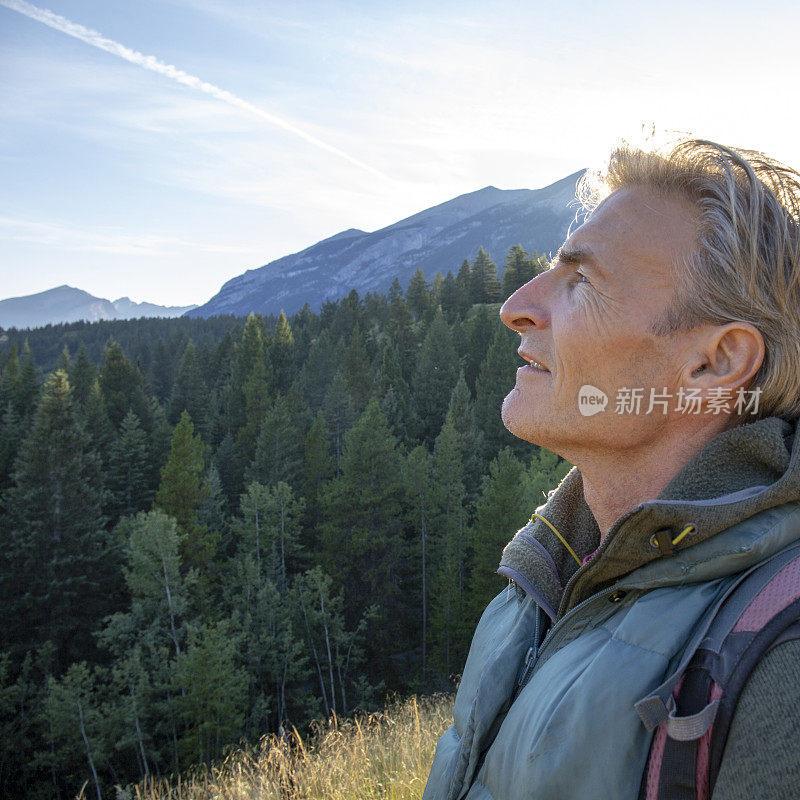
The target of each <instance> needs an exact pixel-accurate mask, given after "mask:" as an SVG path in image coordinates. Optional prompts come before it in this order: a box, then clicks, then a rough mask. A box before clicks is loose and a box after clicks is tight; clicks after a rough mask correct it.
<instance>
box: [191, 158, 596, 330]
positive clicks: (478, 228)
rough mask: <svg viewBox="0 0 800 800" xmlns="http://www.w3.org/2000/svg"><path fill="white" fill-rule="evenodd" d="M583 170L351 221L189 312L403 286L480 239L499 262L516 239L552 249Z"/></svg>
mask: <svg viewBox="0 0 800 800" xmlns="http://www.w3.org/2000/svg"><path fill="white" fill-rule="evenodd" d="M581 174H582V171H581V172H576V173H574V174H572V175H569V176H567V177H566V178H562V179H561V180H559V181H556V182H555V183H553V184H550V185H549V186H546V187H544V188H542V189H498V188H497V187H496V186H484V187H483V188H482V189H477V190H476V191H474V192H467V193H465V194H461V195H459V196H458V197H454V198H452V199H451V200H446V201H445V202H443V203H439V204H438V205H435V206H433V207H431V208H427V209H425V210H423V211H419V212H417V213H416V214H412V215H411V216H410V217H406V218H405V219H402V220H399V221H398V222H395V223H392V224H391V225H387V226H386V227H384V228H381V229H380V230H377V231H373V232H372V233H365V232H364V231H360V230H357V229H355V228H349V229H348V230H345V231H341V232H340V233H337V234H335V235H334V236H330V237H328V238H327V239H323V240H322V241H320V242H317V243H316V244H313V245H310V246H309V247H307V248H306V249H304V250H301V251H300V252H297V253H293V254H292V255H287V256H283V257H282V258H279V259H277V260H275V261H272V262H270V263H269V264H265V265H264V266H261V267H257V268H255V269H249V270H247V271H246V272H244V273H243V274H241V275H239V276H237V277H235V278H232V279H231V280H229V281H228V282H227V283H225V284H224V285H223V287H222V288H221V289H220V291H219V292H218V293H217V294H216V295H215V296H214V297H212V298H211V300H209V301H208V302H207V303H206V304H205V305H202V306H200V307H199V308H196V309H195V310H194V311H190V312H188V314H187V316H196V317H210V316H214V315H218V314H235V315H240V316H245V315H247V314H248V313H250V312H251V311H252V312H256V313H261V314H265V315H269V314H278V312H279V311H280V310H281V309H283V310H285V311H286V313H287V314H291V313H294V312H295V311H297V310H298V309H299V308H301V307H302V306H303V305H304V304H305V303H306V302H307V303H308V304H309V305H310V306H311V307H314V308H318V307H319V306H320V305H321V304H322V302H323V301H324V300H326V299H335V298H339V297H343V296H344V295H346V294H347V293H348V292H350V291H351V290H352V289H356V290H357V291H358V292H359V293H360V294H364V293H365V292H368V291H384V290H386V289H388V287H389V285H390V284H391V282H392V280H393V279H394V278H395V277H398V278H399V279H400V281H401V283H402V284H403V285H406V286H407V285H408V281H409V280H410V278H411V275H412V274H413V272H414V271H415V270H416V269H418V268H419V269H422V271H423V272H424V273H425V275H426V277H427V278H428V279H429V280H430V279H432V278H433V276H434V275H435V274H436V272H438V271H441V272H442V273H446V272H447V271H448V270H452V271H453V272H457V271H458V268H459V267H460V265H461V263H462V262H463V261H464V259H465V258H467V259H474V258H475V255H476V253H477V252H478V247H480V246H482V247H483V248H484V249H485V250H486V251H487V252H489V253H490V254H491V255H492V257H493V258H494V259H495V260H497V261H498V262H499V264H500V265H501V266H502V262H503V259H504V257H505V254H506V253H507V252H508V250H509V249H510V248H511V247H512V246H514V245H522V246H523V247H524V248H525V249H526V250H529V251H530V250H537V251H538V252H540V253H542V252H550V251H551V250H554V249H556V248H557V247H558V246H559V245H560V244H561V243H562V242H563V241H564V237H565V235H566V232H567V229H568V227H569V224H570V222H571V221H572V219H573V218H574V212H573V211H572V210H571V209H570V208H569V207H568V204H569V202H570V201H571V200H572V199H573V198H574V196H575V184H576V183H577V180H578V178H579V177H580V176H581Z"/></svg>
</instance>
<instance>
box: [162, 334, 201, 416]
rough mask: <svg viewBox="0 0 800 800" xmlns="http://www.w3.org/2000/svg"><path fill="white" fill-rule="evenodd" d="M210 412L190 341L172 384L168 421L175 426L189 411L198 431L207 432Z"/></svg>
mask: <svg viewBox="0 0 800 800" xmlns="http://www.w3.org/2000/svg"><path fill="white" fill-rule="evenodd" d="M208 410H209V408H208V389H207V388H206V385H205V381H204V380H203V374H202V372H201V370H200V367H199V365H198V363H197V355H196V351H195V346H194V343H193V342H192V340H191V339H190V340H189V341H188V342H187V344H186V349H185V350H184V351H183V358H182V359H181V364H180V367H179V368H178V374H177V375H176V377H175V382H174V383H173V384H172V391H171V393H170V398H169V404H168V406H167V420H168V421H169V423H170V424H171V425H175V424H177V422H178V420H179V419H180V416H181V412H183V411H188V412H189V416H190V417H191V418H192V420H193V422H194V424H195V425H196V427H197V429H198V430H199V431H202V432H207V430H208V422H209V420H208Z"/></svg>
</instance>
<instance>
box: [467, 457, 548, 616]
mask: <svg viewBox="0 0 800 800" xmlns="http://www.w3.org/2000/svg"><path fill="white" fill-rule="evenodd" d="M533 502H534V505H535V501H533ZM531 503H532V495H531V491H530V485H529V483H528V481H527V476H526V470H525V467H524V465H523V464H522V462H521V461H519V459H517V458H516V457H515V456H514V454H513V453H512V451H511V449H510V448H508V447H506V448H504V449H503V450H501V451H500V453H499V454H498V456H497V458H495V459H494V460H493V461H492V463H491V464H490V465H489V475H488V477H487V479H486V483H485V485H484V487H483V491H482V493H481V497H480V499H479V500H478V502H477V504H476V508H475V522H474V526H473V530H472V547H473V550H474V553H475V555H474V565H473V570H472V580H471V592H470V600H471V612H472V613H471V614H470V615H469V618H470V622H471V623H472V624H473V625H474V624H475V623H476V622H477V620H478V617H479V616H480V613H481V611H482V610H483V609H484V608H485V607H486V605H487V603H488V602H489V601H490V600H491V599H492V598H493V597H494V596H495V595H496V594H497V593H498V592H499V591H500V590H501V589H502V588H503V585H504V583H505V580H504V579H503V578H501V577H500V576H499V575H497V567H498V565H499V564H500V556H501V555H502V553H503V548H504V547H505V546H506V544H508V542H509V540H510V539H511V537H512V536H513V535H514V533H515V532H516V531H517V530H519V528H521V527H522V526H523V525H524V524H525V522H526V520H527V519H528V517H529V516H530V514H531V510H532V509H531Z"/></svg>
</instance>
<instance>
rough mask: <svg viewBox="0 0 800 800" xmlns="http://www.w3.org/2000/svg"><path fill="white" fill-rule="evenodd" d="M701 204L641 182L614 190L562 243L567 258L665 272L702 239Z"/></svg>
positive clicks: (615, 268)
mask: <svg viewBox="0 0 800 800" xmlns="http://www.w3.org/2000/svg"><path fill="white" fill-rule="evenodd" d="M697 230H698V225H697V215H696V210H695V209H694V207H693V206H692V205H691V203H690V202H689V201H688V200H683V199H679V198H665V197H660V196H658V195H655V194H653V193H651V192H648V191H646V190H644V189H639V188H626V189H620V190H619V191H617V192H614V193H613V194H611V195H609V197H607V198H606V199H605V200H603V202H602V203H601V204H600V205H599V206H598V207H597V209H596V210H595V211H594V213H593V214H592V215H591V216H590V217H589V219H588V220H587V221H586V222H585V223H584V224H583V225H581V227H580V228H578V229H577V230H576V231H575V232H574V233H573V234H572V235H571V236H570V237H569V238H568V239H567V241H566V242H565V243H564V244H563V246H562V248H561V250H560V251H559V253H560V254H561V256H562V258H563V260H569V261H573V260H575V257H578V258H579V260H580V259H585V261H586V263H591V262H594V263H595V265H596V266H598V267H599V268H600V269H602V270H604V271H611V272H614V271H618V270H620V269H623V270H624V268H625V267H626V266H631V267H634V266H638V267H639V269H641V268H646V267H647V266H650V267H651V268H652V269H653V270H655V271H656V272H663V270H664V268H665V267H671V266H673V265H676V264H678V263H682V262H683V260H684V259H685V258H686V257H688V256H689V255H690V254H691V253H692V251H693V250H694V248H695V247H696V242H697Z"/></svg>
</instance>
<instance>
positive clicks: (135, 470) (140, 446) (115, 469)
mask: <svg viewBox="0 0 800 800" xmlns="http://www.w3.org/2000/svg"><path fill="white" fill-rule="evenodd" d="M147 451H148V447H147V434H146V433H145V432H144V431H143V430H142V427H141V425H140V424H139V418H138V417H137V416H136V414H134V413H133V411H129V412H128V413H127V414H126V415H125V418H124V419H123V420H122V424H121V425H120V430H119V437H118V438H117V440H116V441H115V442H114V443H113V444H112V445H111V449H110V453H109V460H108V469H107V473H106V481H107V484H106V485H107V486H108V489H109V492H110V495H111V497H110V501H111V502H110V505H109V514H110V516H111V518H112V519H113V520H117V519H119V518H120V517H122V516H126V515H128V514H135V513H136V512H138V511H144V510H145V509H146V508H147V507H148V506H149V505H150V503H151V502H152V500H153V495H152V492H151V490H150V486H149V480H148V478H149V475H148V458H149V454H148V452H147Z"/></svg>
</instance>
